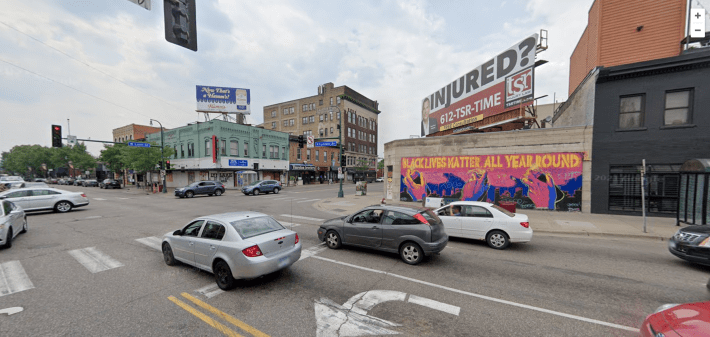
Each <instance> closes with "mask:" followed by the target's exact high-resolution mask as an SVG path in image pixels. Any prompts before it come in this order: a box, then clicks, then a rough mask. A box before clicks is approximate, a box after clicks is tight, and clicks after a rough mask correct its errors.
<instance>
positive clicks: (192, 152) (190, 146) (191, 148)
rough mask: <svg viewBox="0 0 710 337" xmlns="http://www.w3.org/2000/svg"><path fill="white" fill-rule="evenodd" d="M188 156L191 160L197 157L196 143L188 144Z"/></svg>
mask: <svg viewBox="0 0 710 337" xmlns="http://www.w3.org/2000/svg"><path fill="white" fill-rule="evenodd" d="M187 156H188V157H189V158H192V157H194V156H195V143H188V144H187Z"/></svg>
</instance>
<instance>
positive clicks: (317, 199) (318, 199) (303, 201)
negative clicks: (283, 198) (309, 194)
mask: <svg viewBox="0 0 710 337" xmlns="http://www.w3.org/2000/svg"><path fill="white" fill-rule="evenodd" d="M318 200H320V199H308V200H303V201H299V202H297V204H300V203H302V202H309V201H318Z"/></svg>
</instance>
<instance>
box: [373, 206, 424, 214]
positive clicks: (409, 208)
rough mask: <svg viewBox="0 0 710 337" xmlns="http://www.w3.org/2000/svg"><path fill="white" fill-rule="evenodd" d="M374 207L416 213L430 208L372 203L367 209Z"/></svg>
mask: <svg viewBox="0 0 710 337" xmlns="http://www.w3.org/2000/svg"><path fill="white" fill-rule="evenodd" d="M372 208H378V209H384V210H388V211H396V212H402V213H409V214H414V213H419V212H423V211H426V210H428V208H424V207H418V206H410V205H371V206H367V207H365V209H372Z"/></svg>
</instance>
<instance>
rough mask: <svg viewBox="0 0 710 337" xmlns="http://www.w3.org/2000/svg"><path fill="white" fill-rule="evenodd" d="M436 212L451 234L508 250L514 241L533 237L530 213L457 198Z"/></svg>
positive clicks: (447, 231) (524, 240)
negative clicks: (510, 210) (482, 241)
mask: <svg viewBox="0 0 710 337" xmlns="http://www.w3.org/2000/svg"><path fill="white" fill-rule="evenodd" d="M435 212H436V214H437V215H438V216H439V218H440V219H441V221H442V222H443V223H444V227H445V228H446V234H448V235H449V236H454V237H461V238H469V239H477V240H486V242H487V243H488V245H489V246H490V247H491V248H495V249H505V248H507V247H508V245H509V244H510V243H511V242H529V241H530V240H532V235H533V231H532V228H530V223H529V222H528V216H527V215H525V214H519V213H511V212H508V211H507V210H505V209H503V208H501V207H499V206H496V205H494V204H491V203H487V202H480V201H456V202H452V203H451V204H448V205H446V206H444V207H441V208H439V209H437V210H436V211H435Z"/></svg>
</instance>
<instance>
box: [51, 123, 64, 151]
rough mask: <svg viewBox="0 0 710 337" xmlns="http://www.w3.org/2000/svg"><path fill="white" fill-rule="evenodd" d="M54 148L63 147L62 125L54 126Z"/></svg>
mask: <svg viewBox="0 0 710 337" xmlns="http://www.w3.org/2000/svg"><path fill="white" fill-rule="evenodd" d="M52 147H62V126H61V125H52Z"/></svg>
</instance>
